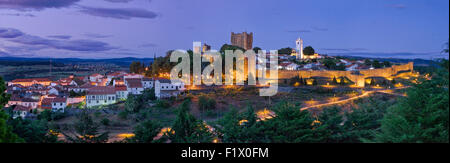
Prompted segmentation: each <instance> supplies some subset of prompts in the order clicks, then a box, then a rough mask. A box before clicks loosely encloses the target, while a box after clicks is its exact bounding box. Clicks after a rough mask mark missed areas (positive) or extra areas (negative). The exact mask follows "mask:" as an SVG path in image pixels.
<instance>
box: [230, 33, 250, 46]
mask: <svg viewBox="0 0 450 163" xmlns="http://www.w3.org/2000/svg"><path fill="white" fill-rule="evenodd" d="M231 44H232V45H233V46H239V47H241V48H244V49H245V50H251V49H253V32H250V34H248V33H247V32H243V33H234V32H231Z"/></svg>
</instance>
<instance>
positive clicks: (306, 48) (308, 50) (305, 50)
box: [303, 46, 316, 55]
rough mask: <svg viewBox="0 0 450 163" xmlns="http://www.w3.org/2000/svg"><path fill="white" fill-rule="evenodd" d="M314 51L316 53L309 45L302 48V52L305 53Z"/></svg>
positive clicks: (310, 53) (311, 53)
mask: <svg viewBox="0 0 450 163" xmlns="http://www.w3.org/2000/svg"><path fill="white" fill-rule="evenodd" d="M315 53H316V51H315V50H314V48H313V47H311V46H307V47H305V48H304V49H303V54H305V55H314V54H315Z"/></svg>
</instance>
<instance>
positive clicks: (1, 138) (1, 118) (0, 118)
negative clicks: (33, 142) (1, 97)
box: [0, 105, 25, 143]
mask: <svg viewBox="0 0 450 163" xmlns="http://www.w3.org/2000/svg"><path fill="white" fill-rule="evenodd" d="M2 106H3V105H0V109H1V108H2ZM8 118H9V116H8V115H7V114H6V113H5V112H4V111H3V110H0V143H23V142H25V140H24V139H22V138H20V137H19V136H17V134H15V133H14V132H13V129H12V127H11V126H10V125H8V124H7V123H6V122H7V120H8Z"/></svg>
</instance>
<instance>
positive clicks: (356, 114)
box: [341, 97, 392, 143]
mask: <svg viewBox="0 0 450 163" xmlns="http://www.w3.org/2000/svg"><path fill="white" fill-rule="evenodd" d="M390 105H392V103H390V102H383V101H380V100H378V99H377V98H375V97H372V98H368V99H365V100H363V102H362V103H360V104H358V106H359V107H358V108H353V109H352V111H351V112H346V113H345V114H344V116H345V117H346V119H347V120H346V121H345V122H344V125H343V127H344V129H345V132H344V133H343V134H342V138H341V141H342V142H345V143H362V142H363V141H364V140H371V139H373V138H374V136H375V132H374V131H375V130H377V129H379V128H380V126H381V122H380V120H381V119H382V118H383V115H384V113H385V112H386V108H388V107H389V106H390Z"/></svg>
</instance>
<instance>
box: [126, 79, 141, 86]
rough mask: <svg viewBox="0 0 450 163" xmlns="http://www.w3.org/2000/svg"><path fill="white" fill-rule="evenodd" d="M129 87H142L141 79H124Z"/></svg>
mask: <svg viewBox="0 0 450 163" xmlns="http://www.w3.org/2000/svg"><path fill="white" fill-rule="evenodd" d="M126 80H127V84H128V87H129V88H142V87H143V86H142V82H141V81H142V80H141V79H126Z"/></svg>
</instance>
